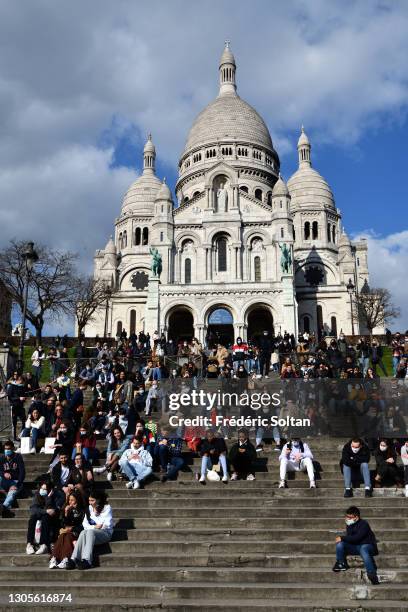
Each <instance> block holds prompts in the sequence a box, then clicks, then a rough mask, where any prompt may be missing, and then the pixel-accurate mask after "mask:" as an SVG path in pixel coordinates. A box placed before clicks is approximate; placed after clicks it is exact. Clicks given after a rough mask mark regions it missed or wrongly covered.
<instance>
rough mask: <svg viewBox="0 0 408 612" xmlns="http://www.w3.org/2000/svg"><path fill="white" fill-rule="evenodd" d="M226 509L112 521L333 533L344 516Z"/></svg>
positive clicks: (407, 526)
mask: <svg viewBox="0 0 408 612" xmlns="http://www.w3.org/2000/svg"><path fill="white" fill-rule="evenodd" d="M231 518H232V517H231V515H230V513H229V512H228V510H226V511H225V513H223V514H222V513H220V512H219V511H218V509H216V510H215V512H214V510H213V512H212V513H211V514H209V515H207V516H203V517H201V518H198V517H186V516H184V515H183V514H182V511H180V516H175V517H157V516H153V517H147V518H144V517H140V516H136V517H135V514H134V512H132V511H131V512H127V513H126V512H125V511H123V510H122V511H119V512H117V513H116V514H115V519H116V522H117V524H118V526H122V524H123V526H124V527H126V529H135V528H137V529H143V528H145V527H146V528H149V527H154V528H157V529H164V528H170V527H171V528H176V529H180V528H186V529H187V528H188V529H196V528H203V527H206V528H207V526H208V524H212V523H213V524H214V525H215V526H216V527H218V528H220V529H229V528H231V527H233V528H241V527H253V528H257V529H261V528H274V529H293V530H297V529H302V530H303V529H314V528H320V529H328V530H330V531H332V530H340V531H342V530H344V529H345V526H344V522H343V517H341V516H339V515H337V517H335V518H322V517H313V516H307V515H305V516H304V517H297V518H293V517H283V516H282V515H281V517H280V518H276V517H260V516H258V514H256V515H254V513H246V512H244V513H242V514H241V515H240V516H236V517H233V520H231ZM26 525H27V516H23V517H22V516H21V515H20V514H19V515H18V517H17V518H11V519H7V524H6V526H5V528H6V529H7V530H10V529H21V528H23V527H26ZM370 525H371V527H372V528H373V529H374V530H375V531H376V532H379V530H381V529H398V530H400V532H401V533H402V532H403V530H408V518H391V517H388V518H383V517H382V516H380V513H377V516H376V517H375V518H371V519H370ZM2 529H3V523H1V524H0V533H1V532H2Z"/></svg>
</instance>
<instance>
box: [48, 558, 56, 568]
mask: <svg viewBox="0 0 408 612" xmlns="http://www.w3.org/2000/svg"><path fill="white" fill-rule="evenodd" d="M48 567H49V568H50V569H55V568H56V567H58V563H57V560H56V558H55V557H51V559H50V563H49V565H48Z"/></svg>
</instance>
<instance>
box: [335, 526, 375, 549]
mask: <svg viewBox="0 0 408 612" xmlns="http://www.w3.org/2000/svg"><path fill="white" fill-rule="evenodd" d="M341 539H342V541H343V542H346V544H353V545H357V546H358V545H360V544H371V545H372V546H373V548H374V555H378V548H377V539H376V537H375V535H374V533H373V531H372V530H371V527H370V525H369V524H368V522H367V521H365V520H364V519H359V520H358V521H357V522H356V523H354V525H347V528H346V535H343V536H341Z"/></svg>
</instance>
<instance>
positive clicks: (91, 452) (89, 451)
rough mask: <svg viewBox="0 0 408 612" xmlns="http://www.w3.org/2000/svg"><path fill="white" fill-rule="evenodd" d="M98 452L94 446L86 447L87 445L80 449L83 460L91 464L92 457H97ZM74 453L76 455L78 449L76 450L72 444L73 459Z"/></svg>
mask: <svg viewBox="0 0 408 612" xmlns="http://www.w3.org/2000/svg"><path fill="white" fill-rule="evenodd" d="M98 454H99V452H98V449H96V448H87V447H85V448H83V449H82V451H81V455H82V456H83V458H84V459H85V461H88V463H91V464H92V462H93V461H94V459H97V457H98ZM75 455H78V451H77V449H76V448H75V446H74V448H73V450H72V455H71V459H74V458H75Z"/></svg>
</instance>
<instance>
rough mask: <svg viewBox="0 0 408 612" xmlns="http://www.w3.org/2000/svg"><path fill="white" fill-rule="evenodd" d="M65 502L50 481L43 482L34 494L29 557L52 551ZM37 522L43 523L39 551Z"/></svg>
mask: <svg viewBox="0 0 408 612" xmlns="http://www.w3.org/2000/svg"><path fill="white" fill-rule="evenodd" d="M64 501H65V497H64V495H63V494H62V493H61V492H60V491H58V490H56V489H54V488H53V486H52V484H51V483H50V481H49V480H42V481H41V482H40V484H39V487H38V490H37V491H36V492H35V493H34V497H33V500H32V502H31V506H30V518H29V519H28V528H27V548H26V552H27V555H33V554H34V553H35V554H36V555H42V554H44V553H46V552H48V551H49V550H50V549H51V543H52V542H53V539H54V538H53V536H54V533H55V531H56V528H57V524H58V516H59V512H60V510H61V507H62V506H63V504H64ZM37 521H40V523H41V535H40V542H39V544H38V548H37V550H35V548H36V546H37V545H36V543H35V528H36V524H37Z"/></svg>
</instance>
